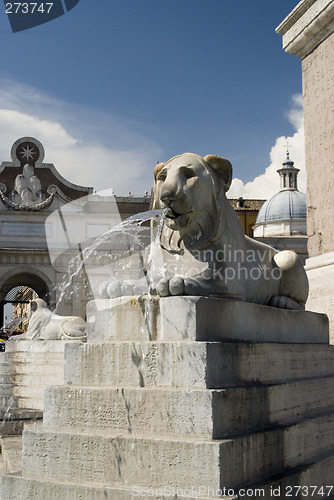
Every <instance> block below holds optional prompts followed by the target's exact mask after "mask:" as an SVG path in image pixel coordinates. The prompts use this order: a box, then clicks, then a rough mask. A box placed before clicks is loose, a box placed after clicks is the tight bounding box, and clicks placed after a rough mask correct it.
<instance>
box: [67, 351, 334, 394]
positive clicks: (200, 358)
mask: <svg viewBox="0 0 334 500" xmlns="http://www.w3.org/2000/svg"><path fill="white" fill-rule="evenodd" d="M65 357H66V363H65V382H66V383H72V384H74V385H90V386H119V387H123V386H124V387H126V386H130V387H131V386H132V387H133V386H137V387H149V386H160V387H209V388H212V389H214V388H218V389H220V388H222V387H223V388H226V387H237V386H245V385H251V384H253V385H254V384H267V385H268V384H276V383H283V382H289V381H292V380H303V379H311V378H319V377H328V376H332V375H333V366H334V349H333V348H332V346H328V345H301V344H288V345H286V344H246V343H219V342H116V343H110V342H109V343H106V344H102V345H101V344H93V343H88V344H82V345H79V344H67V345H66V356H65Z"/></svg>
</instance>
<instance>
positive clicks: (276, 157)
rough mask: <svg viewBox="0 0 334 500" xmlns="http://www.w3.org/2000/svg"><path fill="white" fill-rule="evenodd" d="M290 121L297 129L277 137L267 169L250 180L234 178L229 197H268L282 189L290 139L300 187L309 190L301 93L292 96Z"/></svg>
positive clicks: (291, 153) (291, 156) (288, 115)
mask: <svg viewBox="0 0 334 500" xmlns="http://www.w3.org/2000/svg"><path fill="white" fill-rule="evenodd" d="M287 118H288V120H289V122H290V123H291V124H292V125H293V126H294V127H295V129H296V132H295V133H294V134H293V136H290V137H278V138H277V139H276V142H275V145H274V146H273V147H272V148H271V151H270V162H271V163H270V165H269V166H268V167H267V168H266V169H265V172H264V173H263V174H261V175H259V176H258V177H255V179H254V180H253V181H251V182H247V183H246V184H244V183H243V182H242V180H240V179H237V178H236V179H233V182H232V185H231V188H230V190H229V191H228V197H229V198H239V197H240V196H242V197H243V198H246V199H247V198H253V199H268V198H270V196H272V195H274V194H275V193H277V192H278V191H279V189H280V184H279V175H278V173H277V170H278V169H279V168H281V167H282V163H283V161H284V160H285V157H284V146H285V144H286V143H287V142H288V144H289V145H290V147H289V150H290V158H291V159H292V160H293V161H294V164H295V167H297V168H299V169H300V172H299V175H298V189H299V190H300V191H302V192H304V193H305V192H306V169H305V152H304V116H303V98H302V96H301V95H300V94H298V95H295V96H294V97H293V106H292V108H291V110H290V111H289V112H288V113H287Z"/></svg>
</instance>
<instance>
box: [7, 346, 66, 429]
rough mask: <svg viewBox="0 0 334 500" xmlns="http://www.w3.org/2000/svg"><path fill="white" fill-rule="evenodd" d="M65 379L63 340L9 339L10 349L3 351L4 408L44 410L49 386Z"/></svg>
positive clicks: (60, 382) (8, 347) (61, 382)
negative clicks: (44, 400) (46, 391)
mask: <svg viewBox="0 0 334 500" xmlns="http://www.w3.org/2000/svg"><path fill="white" fill-rule="evenodd" d="M63 383H64V343H63V342H60V341H53V340H45V341H30V340H17V338H15V337H13V338H12V339H11V340H10V341H7V342H6V351H5V352H1V353H0V404H1V407H0V408H2V409H3V410H4V411H6V410H7V409H10V410H11V409H14V408H21V409H23V408H27V409H28V408H29V409H34V410H43V397H44V389H45V387H47V386H49V385H52V384H54V385H55V384H63ZM0 434H1V430H0Z"/></svg>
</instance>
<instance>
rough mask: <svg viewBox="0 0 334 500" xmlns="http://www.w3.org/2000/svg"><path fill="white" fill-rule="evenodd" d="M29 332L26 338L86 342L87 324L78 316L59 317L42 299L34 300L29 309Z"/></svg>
mask: <svg viewBox="0 0 334 500" xmlns="http://www.w3.org/2000/svg"><path fill="white" fill-rule="evenodd" d="M27 316H28V321H29V323H28V330H27V332H26V333H25V335H24V338H28V339H31V340H33V339H39V340H86V338H87V333H86V322H85V321H84V320H83V319H82V318H79V317H78V316H58V314H54V313H53V312H52V311H50V309H48V307H47V304H46V302H45V301H44V300H42V299H38V298H37V299H34V300H32V301H31V302H30V303H29V305H28V308H27Z"/></svg>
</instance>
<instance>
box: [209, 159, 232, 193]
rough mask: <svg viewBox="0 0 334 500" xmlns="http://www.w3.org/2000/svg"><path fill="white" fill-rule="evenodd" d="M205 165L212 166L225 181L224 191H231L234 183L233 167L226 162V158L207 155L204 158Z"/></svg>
mask: <svg viewBox="0 0 334 500" xmlns="http://www.w3.org/2000/svg"><path fill="white" fill-rule="evenodd" d="M204 161H205V163H207V164H208V165H210V167H212V168H213V169H214V170H215V171H216V172H217V174H218V175H221V176H222V177H223V179H224V190H225V192H226V191H228V190H229V189H230V186H231V182H232V165H231V163H230V162H229V161H228V160H226V158H222V157H221V156H216V155H206V156H205V157H204Z"/></svg>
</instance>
